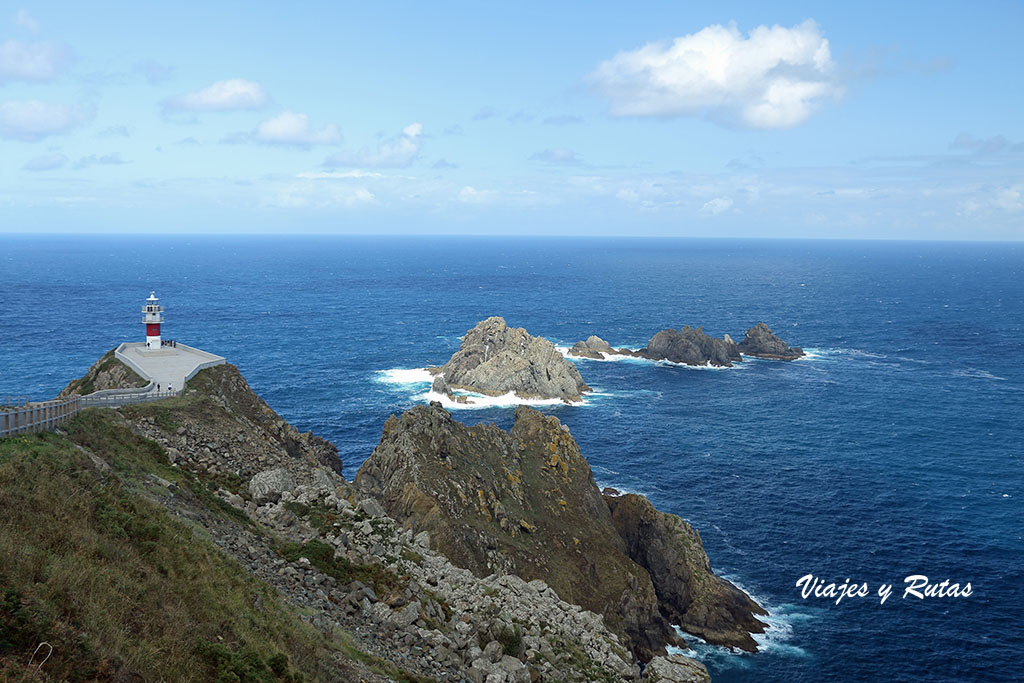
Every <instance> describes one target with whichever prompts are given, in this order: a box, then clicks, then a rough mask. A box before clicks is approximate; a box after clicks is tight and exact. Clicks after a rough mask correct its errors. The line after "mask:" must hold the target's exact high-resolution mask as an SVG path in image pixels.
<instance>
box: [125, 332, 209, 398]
mask: <svg viewBox="0 0 1024 683" xmlns="http://www.w3.org/2000/svg"><path fill="white" fill-rule="evenodd" d="M114 356H115V357H116V358H117V359H118V360H119V361H121V362H122V363H124V364H125V365H127V366H128V367H130V368H131V369H132V370H134V371H135V372H137V373H139V375H141V376H142V378H143V379H147V380H150V381H151V382H153V383H154V384H157V385H159V386H160V389H161V391H167V389H168V388H169V387H173V389H174V390H175V391H177V390H179V389H183V388H184V387H185V382H187V381H188V380H190V379H192V378H193V377H194V376H195V374H196V373H197V372H199V371H200V370H203V369H205V368H212V367H213V366H215V365H221V364H223V363H224V362H226V361H225V359H224V358H223V357H222V356H217V355H215V354H212V353H210V352H208V351H203V350H201V349H196V348H193V347H191V346H186V345H185V344H178V343H176V344H175V345H174V346H164V347H161V348H157V349H151V348H147V346H146V343H145V342H125V343H124V344H121V345H120V346H118V347H117V349H116V350H115V351H114Z"/></svg>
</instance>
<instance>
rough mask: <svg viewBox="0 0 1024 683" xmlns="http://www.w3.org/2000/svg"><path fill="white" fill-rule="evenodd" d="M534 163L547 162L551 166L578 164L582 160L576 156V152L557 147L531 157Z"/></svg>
mask: <svg viewBox="0 0 1024 683" xmlns="http://www.w3.org/2000/svg"><path fill="white" fill-rule="evenodd" d="M530 159H531V160H532V161H546V162H547V163H549V164H578V163H579V162H580V158H579V157H578V156H576V152H574V151H572V150H571V149H566V148H565V147H555V148H554V149H545V150H543V151H540V152H537V153H536V154H533V155H531V156H530Z"/></svg>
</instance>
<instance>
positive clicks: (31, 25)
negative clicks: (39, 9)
mask: <svg viewBox="0 0 1024 683" xmlns="http://www.w3.org/2000/svg"><path fill="white" fill-rule="evenodd" d="M14 23H15V24H17V25H18V26H20V27H22V28H23V29H27V30H28V31H31V32H32V33H39V22H38V21H36V18H35V17H33V16H32V15H31V14H29V13H28V10H27V9H25V8H21V9H20V10H18V12H17V13H16V14H15V15H14Z"/></svg>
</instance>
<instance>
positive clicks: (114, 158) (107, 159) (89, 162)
mask: <svg viewBox="0 0 1024 683" xmlns="http://www.w3.org/2000/svg"><path fill="white" fill-rule="evenodd" d="M126 163H128V162H127V161H125V160H124V159H122V158H121V155H120V153H118V152H114V153H112V154H103V155H96V154H90V155H89V156H85V157H82V158H81V159H79V160H78V161H76V162H75V165H74V166H72V168H75V169H82V168H88V167H90V166H96V165H102V166H120V165H121V164H126Z"/></svg>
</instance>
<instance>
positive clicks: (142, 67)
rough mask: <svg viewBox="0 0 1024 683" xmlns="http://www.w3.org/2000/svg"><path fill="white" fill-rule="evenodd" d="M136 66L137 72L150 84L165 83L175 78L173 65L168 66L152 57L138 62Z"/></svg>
mask: <svg viewBox="0 0 1024 683" xmlns="http://www.w3.org/2000/svg"><path fill="white" fill-rule="evenodd" d="M134 68H135V72H136V73H138V74H141V75H142V77H143V78H145V79H146V81H147V82H148V83H149V84H150V85H157V84H160V83H164V82H166V81H169V80H171V79H172V78H174V67H173V66H167V65H166V64H161V63H160V62H157V61H155V60H152V59H149V60H146V61H144V62H138V63H137V64H136V65H135V67H134Z"/></svg>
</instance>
